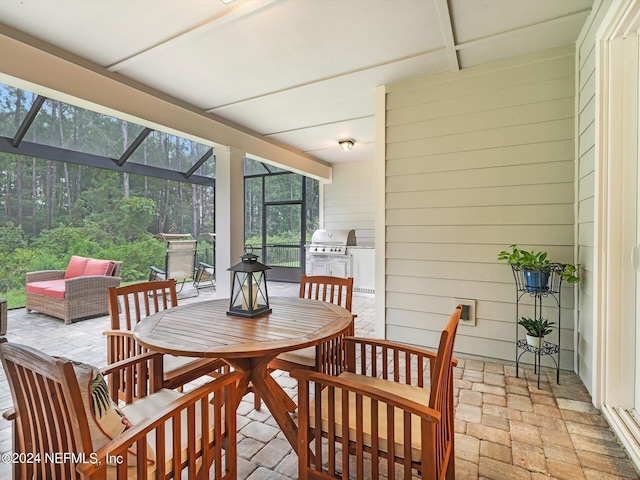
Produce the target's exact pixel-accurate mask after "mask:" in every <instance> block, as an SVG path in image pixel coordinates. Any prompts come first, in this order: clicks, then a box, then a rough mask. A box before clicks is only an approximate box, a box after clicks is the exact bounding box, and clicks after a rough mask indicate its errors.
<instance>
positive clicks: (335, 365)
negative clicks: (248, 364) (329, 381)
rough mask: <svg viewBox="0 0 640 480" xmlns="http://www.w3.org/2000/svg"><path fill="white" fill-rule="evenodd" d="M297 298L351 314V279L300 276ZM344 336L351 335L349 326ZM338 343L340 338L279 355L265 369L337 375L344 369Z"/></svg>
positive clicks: (352, 330) (343, 361)
mask: <svg viewBox="0 0 640 480" xmlns="http://www.w3.org/2000/svg"><path fill="white" fill-rule="evenodd" d="M299 297H300V298H310V299H313V300H319V301H322V302H329V303H333V304H335V305H340V306H341V307H344V308H346V309H347V310H349V311H351V304H352V300H353V278H340V277H327V276H307V275H302V276H301V277H300V292H299ZM354 317H355V315H354ZM348 334H349V335H353V334H354V326H353V324H352V326H351V331H350V332H349V333H348ZM341 339H342V337H338V338H335V339H332V340H330V341H328V342H326V343H324V344H322V345H320V346H319V347H318V348H316V347H309V348H303V349H300V350H294V351H292V352H285V353H282V354H280V355H278V357H277V358H276V359H275V360H273V361H272V362H271V363H270V364H269V367H270V368H272V369H274V370H275V369H277V370H285V371H287V372H291V371H292V370H295V369H297V368H303V369H306V370H315V371H318V372H322V373H328V374H331V375H338V374H339V373H340V372H342V370H343V368H344V366H345V360H344V356H341V352H343V349H342V348H341V345H340V342H341Z"/></svg>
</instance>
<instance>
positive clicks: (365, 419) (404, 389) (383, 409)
mask: <svg viewBox="0 0 640 480" xmlns="http://www.w3.org/2000/svg"><path fill="white" fill-rule="evenodd" d="M339 377H340V378H344V379H347V380H349V381H351V382H354V383H360V384H362V385H367V386H372V387H376V388H378V389H380V390H384V391H385V392H389V393H393V394H395V395H398V396H400V397H403V398H407V399H409V400H413V401H414V402H417V403H420V404H422V405H428V404H429V393H430V392H429V389H427V388H422V387H415V386H412V385H405V384H402V383H396V382H392V381H389V380H383V379H381V378H372V377H367V376H365V375H358V374H355V373H350V372H343V373H341V374H340V375H339ZM328 392H329V389H328V388H325V389H324V390H323V391H322V430H323V431H324V432H328V426H329V424H328V421H327V418H328V401H329V393H328ZM334 396H335V424H336V434H338V435H342V390H339V389H337V388H336V389H335V393H334ZM394 410H395V411H394V432H395V433H394V435H395V439H396V442H395V454H396V456H398V457H400V458H404V451H403V445H402V443H399V441H400V442H401V441H402V439H403V438H404V427H403V423H404V419H403V415H404V412H403V411H402V410H400V409H398V408H396V409H394ZM309 412H310V413H309V417H310V422H311V423H310V424H311V425H313V424H314V422H315V402H311V403H310V406H309ZM356 420H357V419H356V396H355V394H354V393H349V439H350V440H353V441H355V440H356V430H355V425H356ZM361 420H362V423H363V432H364V438H363V442H364V444H365V445H367V446H371V399H369V398H366V397H363V401H362V418H361ZM387 438H388V436H387V406H386V405H385V404H381V403H378V439H379V443H378V446H379V448H380V450H381V451H383V452H388V443H387ZM421 445H422V442H421V439H420V419H419V418H418V417H417V416H416V415H412V416H411V459H412V460H413V461H420V458H421V453H422V448H421Z"/></svg>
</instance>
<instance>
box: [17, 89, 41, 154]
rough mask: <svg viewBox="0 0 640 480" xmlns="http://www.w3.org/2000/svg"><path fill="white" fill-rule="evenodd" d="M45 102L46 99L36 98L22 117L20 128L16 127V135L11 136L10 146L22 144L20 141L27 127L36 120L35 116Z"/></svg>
mask: <svg viewBox="0 0 640 480" xmlns="http://www.w3.org/2000/svg"><path fill="white" fill-rule="evenodd" d="M45 100H46V98H45V97H43V96H42V95H38V96H37V97H36V99H35V100H34V102H33V104H31V108H30V109H29V111H28V112H27V115H26V116H25V117H24V120H22V123H21V124H20V127H18V130H17V131H16V134H15V135H14V136H13V140H12V142H11V145H13V146H14V147H17V146H18V145H20V142H22V139H23V138H24V136H25V135H26V134H27V130H29V127H30V126H31V124H32V123H33V121H34V120H35V119H36V115H38V112H39V111H40V109H41V108H42V105H43V104H44V101H45Z"/></svg>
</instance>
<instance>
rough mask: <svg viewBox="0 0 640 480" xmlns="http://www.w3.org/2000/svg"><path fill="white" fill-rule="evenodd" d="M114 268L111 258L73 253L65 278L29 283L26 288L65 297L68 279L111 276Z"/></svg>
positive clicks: (31, 291)
mask: <svg viewBox="0 0 640 480" xmlns="http://www.w3.org/2000/svg"><path fill="white" fill-rule="evenodd" d="M114 268H115V263H114V262H112V261H111V260H97V259H94V258H85V257H79V256H77V255H73V256H72V257H71V259H70V260H69V265H68V266H67V270H66V272H65V275H64V278H63V279H59V280H45V281H42V282H31V283H27V285H26V290H27V292H29V293H35V294H37V295H44V296H47V297H52V298H64V291H65V281H66V280H68V279H70V278H78V277H88V276H100V277H109V276H111V275H112V274H113V269H114Z"/></svg>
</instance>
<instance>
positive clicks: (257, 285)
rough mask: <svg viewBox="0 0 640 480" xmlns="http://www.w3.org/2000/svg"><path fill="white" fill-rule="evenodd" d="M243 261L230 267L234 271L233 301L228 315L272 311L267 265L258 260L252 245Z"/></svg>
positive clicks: (243, 315)
mask: <svg viewBox="0 0 640 480" xmlns="http://www.w3.org/2000/svg"><path fill="white" fill-rule="evenodd" d="M244 252H245V254H244V255H243V256H242V261H241V262H240V263H238V264H237V265H234V266H233V267H231V268H229V271H231V272H233V283H232V285H231V302H230V304H229V311H228V312H227V315H236V316H238V317H247V318H253V317H258V316H260V315H264V314H267V313H271V308H270V307H269V295H268V293H267V275H266V272H267V270H269V269H270V268H271V267H267V266H266V265H263V264H262V263H260V262H258V257H257V255H254V254H253V253H252V252H253V248H252V247H251V245H247V246H246V247H245V249H244Z"/></svg>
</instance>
